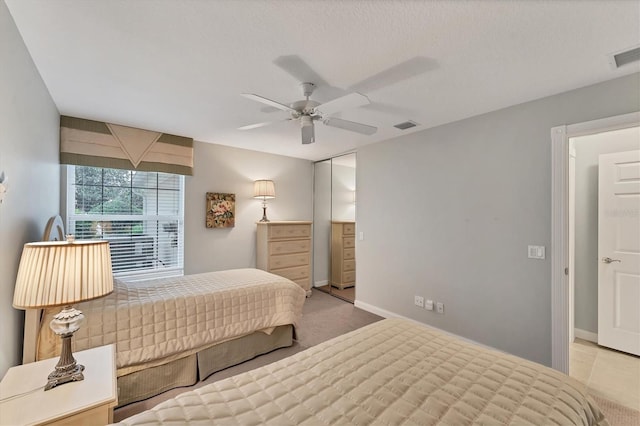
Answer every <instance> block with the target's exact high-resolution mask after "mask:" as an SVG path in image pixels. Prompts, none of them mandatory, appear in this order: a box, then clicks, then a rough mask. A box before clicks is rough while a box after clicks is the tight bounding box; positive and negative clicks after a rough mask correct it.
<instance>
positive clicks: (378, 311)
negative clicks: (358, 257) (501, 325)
mask: <svg viewBox="0 0 640 426" xmlns="http://www.w3.org/2000/svg"><path fill="white" fill-rule="evenodd" d="M353 305H354V306H355V307H356V308H360V309H362V310H363V311H367V312H371V313H372V314H376V315H378V316H381V317H383V318H402V319H405V320H407V321H411V322H413V323H415V324H419V325H421V326H423V327H428V328H432V329H434V330H437V331H439V332H441V333H444V334H448V335H449V336H453V337H456V338H458V339H461V340H464V341H465V342H468V343H472V344H474V345H478V346H482V347H483V348H486V349H491V350H494V351H498V352H502V353H505V352H504V351H501V350H500V349H496V348H493V347H491V346H487V345H485V344H482V343H479V342H476V341H475V340H471V339H467V338H466V337H463V336H459V335H457V334H454V333H451V332H448V331H446V330H443V329H441V328H438V327H434V326H432V325H429V324H425V323H423V322H420V321H418V320H414V319H413V318H408V317H405V316H404V315H400V314H396V313H395V312H391V311H387V310H386V309H382V308H379V307H377V306H374V305H370V304H368V303H365V302H361V301H360V300H356V301H355V302H354V304H353Z"/></svg>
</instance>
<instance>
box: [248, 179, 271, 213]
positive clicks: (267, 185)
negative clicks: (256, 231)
mask: <svg viewBox="0 0 640 426" xmlns="http://www.w3.org/2000/svg"><path fill="white" fill-rule="evenodd" d="M253 198H262V219H260V222H269V219H267V199H271V198H276V187H275V185H274V184H273V181H272V180H264V179H263V180H257V181H255V182H254V184H253Z"/></svg>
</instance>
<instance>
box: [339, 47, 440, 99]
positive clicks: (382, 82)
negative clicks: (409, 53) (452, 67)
mask: <svg viewBox="0 0 640 426" xmlns="http://www.w3.org/2000/svg"><path fill="white" fill-rule="evenodd" d="M437 67H438V63H437V62H436V61H435V60H433V59H431V58H428V57H426V56H415V57H413V58H411V59H408V60H406V61H404V62H401V63H399V64H397V65H394V66H392V67H390V68H387V69H386V70H383V71H380V72H379V73H377V74H375V75H372V76H370V77H368V78H366V79H364V80H362V81H360V82H358V83H356V84H353V85H352V86H351V87H350V89H351V90H353V91H355V92H363V93H370V92H372V91H375V90H378V89H381V88H383V87H387V86H391V85H393V84H396V83H399V82H401V81H404V80H408V79H410V78H412V77H416V76H418V75H420V74H424V73H426V72H428V71H431V70H433V69H435V68H437Z"/></svg>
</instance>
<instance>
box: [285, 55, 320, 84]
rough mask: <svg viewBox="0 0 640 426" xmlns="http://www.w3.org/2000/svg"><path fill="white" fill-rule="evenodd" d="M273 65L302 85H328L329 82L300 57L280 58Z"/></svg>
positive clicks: (286, 56)
mask: <svg viewBox="0 0 640 426" xmlns="http://www.w3.org/2000/svg"><path fill="white" fill-rule="evenodd" d="M273 63H274V64H276V65H277V66H279V67H280V68H282V69H283V70H284V71H285V72H287V73H289V74H290V75H291V76H292V77H293V78H295V79H296V80H298V81H299V82H300V83H304V82H307V81H308V82H310V83H313V84H315V85H316V86H323V85H325V84H327V82H326V81H325V80H324V79H323V78H322V77H320V75H319V74H318V73H317V72H315V71H314V70H313V69H312V68H311V67H310V66H309V64H307V63H306V62H305V61H304V60H303V59H302V58H301V57H300V56H298V55H283V56H279V57H277V58H276V59H275V60H274V61H273Z"/></svg>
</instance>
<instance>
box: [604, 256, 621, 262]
mask: <svg viewBox="0 0 640 426" xmlns="http://www.w3.org/2000/svg"><path fill="white" fill-rule="evenodd" d="M602 261H603V262H604V263H613V262H620V263H622V260H620V259H612V258H610V257H603V258H602Z"/></svg>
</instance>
